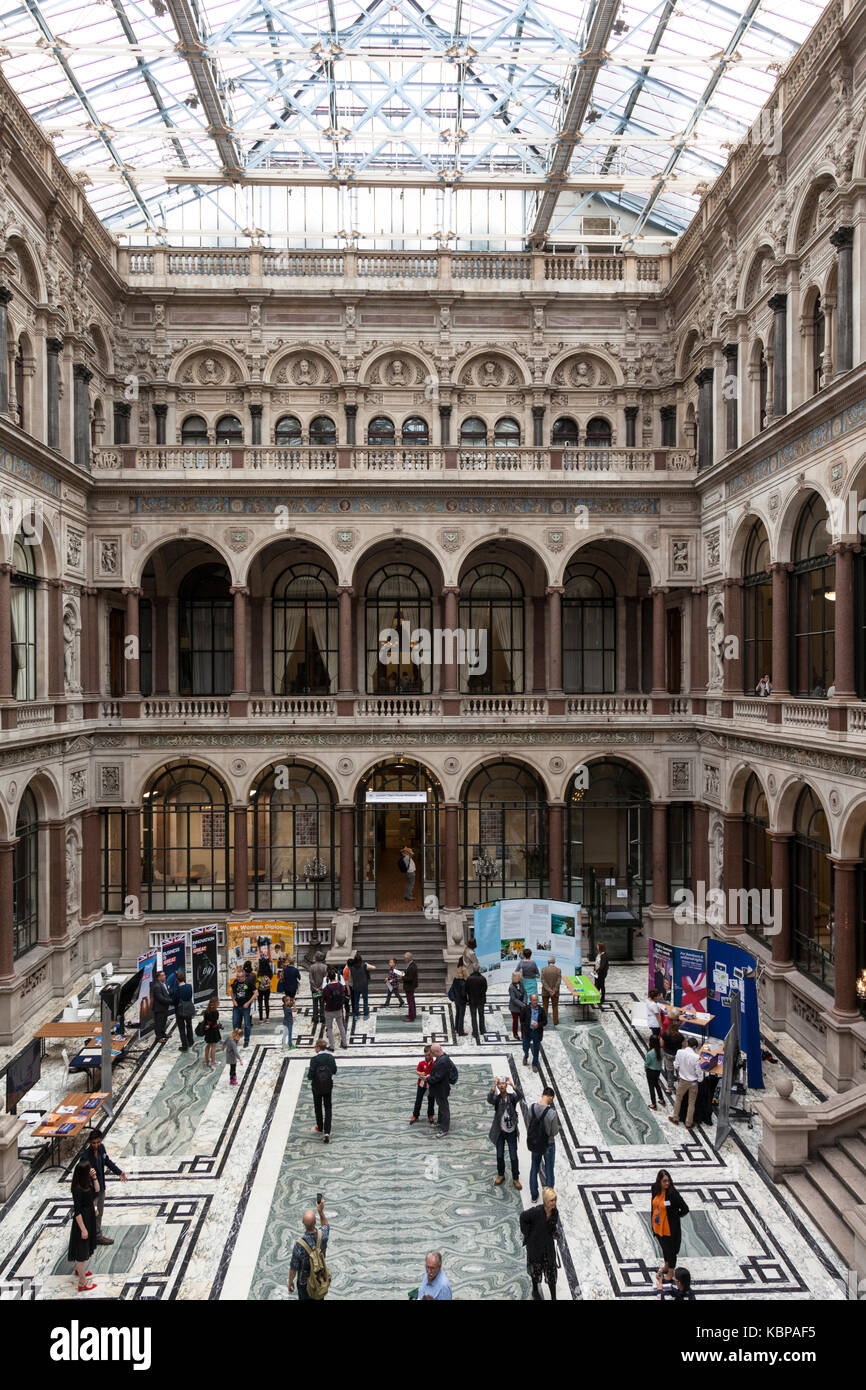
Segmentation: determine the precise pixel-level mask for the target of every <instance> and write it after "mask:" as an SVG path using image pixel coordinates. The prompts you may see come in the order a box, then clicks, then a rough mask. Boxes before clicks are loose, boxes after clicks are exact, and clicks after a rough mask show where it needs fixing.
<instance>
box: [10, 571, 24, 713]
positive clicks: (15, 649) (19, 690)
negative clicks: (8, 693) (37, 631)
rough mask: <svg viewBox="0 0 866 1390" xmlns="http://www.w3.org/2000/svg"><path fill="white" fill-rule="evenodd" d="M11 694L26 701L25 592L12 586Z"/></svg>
mask: <svg viewBox="0 0 866 1390" xmlns="http://www.w3.org/2000/svg"><path fill="white" fill-rule="evenodd" d="M10 594H11V604H10V607H11V611H12V694H13V695H14V696H15V699H16V700H26V699H27V664H28V663H27V657H28V652H27V596H28V595H27V590H26V589H24V588H22V587H19V586H16V585H14V584H13V585H12V586H11V589H10Z"/></svg>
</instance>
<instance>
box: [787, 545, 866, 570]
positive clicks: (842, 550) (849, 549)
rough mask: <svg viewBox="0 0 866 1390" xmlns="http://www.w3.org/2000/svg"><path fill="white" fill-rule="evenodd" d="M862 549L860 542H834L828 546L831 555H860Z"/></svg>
mask: <svg viewBox="0 0 866 1390" xmlns="http://www.w3.org/2000/svg"><path fill="white" fill-rule="evenodd" d="M862 549H863V547H862V545H861V544H860V542H859V541H833V542H832V544H831V545H828V546H827V551H828V554H830V555H859V554H860V551H861V550H862ZM792 568H793V567H792Z"/></svg>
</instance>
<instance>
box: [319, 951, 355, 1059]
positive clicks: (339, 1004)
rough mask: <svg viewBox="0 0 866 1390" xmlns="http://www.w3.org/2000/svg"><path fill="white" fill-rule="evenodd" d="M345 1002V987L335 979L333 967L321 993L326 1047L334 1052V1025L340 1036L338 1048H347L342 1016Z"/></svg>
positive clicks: (344, 1021)
mask: <svg viewBox="0 0 866 1390" xmlns="http://www.w3.org/2000/svg"><path fill="white" fill-rule="evenodd" d="M345 1002H346V986H345V985H344V984H343V982H342V980H339V979H338V978H337V972H336V970H334V969H333V967H332V968H331V969H330V970H329V971H328V983H327V984H326V985H325V988H324V990H323V992H322V1008H323V1010H324V1015H325V1030H326V1032H327V1034H328V1047H329V1048H330V1049H331V1051H332V1052H333V1050H334V1024H335V1023H336V1025H337V1031H338V1032H339V1034H340V1046H341V1047H348V1045H349V1039H348V1035H347V1033H346V1019H345V1017H344V1014H343V1005H344V1004H345Z"/></svg>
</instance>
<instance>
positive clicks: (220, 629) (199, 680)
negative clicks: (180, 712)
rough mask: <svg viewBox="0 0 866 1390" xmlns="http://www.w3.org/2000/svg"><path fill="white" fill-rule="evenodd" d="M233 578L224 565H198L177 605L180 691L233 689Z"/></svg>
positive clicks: (208, 692) (201, 692)
mask: <svg viewBox="0 0 866 1390" xmlns="http://www.w3.org/2000/svg"><path fill="white" fill-rule="evenodd" d="M230 584H231V578H230V575H229V572H228V570H227V568H226V566H225V565H199V566H198V567H197V568H196V569H194V570H192V571H191V572H190V573H189V574H188V575H187V576H186V578H185V579H184V580H183V583H182V584H181V586H180V590H179V592H178V604H177V631H178V694H180V695H228V694H230V693H231V688H232V636H233V614H232V597H231V594H230V593H229V586H230Z"/></svg>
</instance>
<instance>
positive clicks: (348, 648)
mask: <svg viewBox="0 0 866 1390" xmlns="http://www.w3.org/2000/svg"><path fill="white" fill-rule="evenodd" d="M354 594H355V591H354V589H353V588H352V586H351V585H350V584H339V585H338V586H337V597H338V599H339V604H340V653H339V666H340V689H339V692H338V694H340V695H341V696H343V698H344V699H345V698H348V697H349V696H351V695H353V694H354V693H355V624H354V621H353V619H354Z"/></svg>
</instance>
